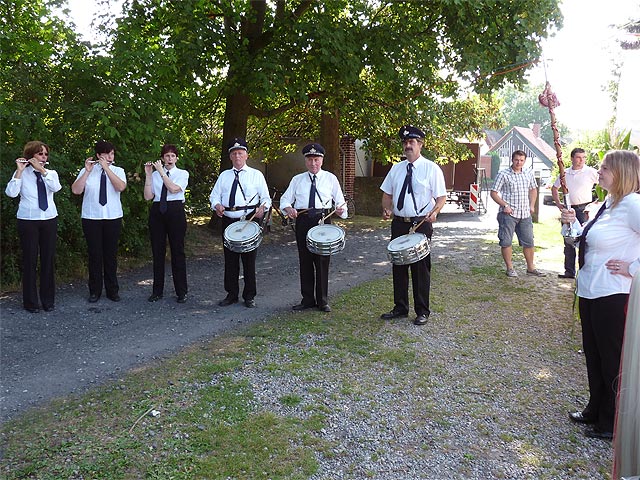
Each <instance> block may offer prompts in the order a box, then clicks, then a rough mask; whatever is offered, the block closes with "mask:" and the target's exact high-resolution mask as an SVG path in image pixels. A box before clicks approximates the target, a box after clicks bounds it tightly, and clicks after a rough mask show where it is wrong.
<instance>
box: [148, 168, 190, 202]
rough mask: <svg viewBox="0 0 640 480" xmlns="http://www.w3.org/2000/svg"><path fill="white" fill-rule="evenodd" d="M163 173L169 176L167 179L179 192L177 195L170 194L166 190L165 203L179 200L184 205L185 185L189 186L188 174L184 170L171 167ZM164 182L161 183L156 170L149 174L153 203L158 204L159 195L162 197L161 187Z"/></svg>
mask: <svg viewBox="0 0 640 480" xmlns="http://www.w3.org/2000/svg"><path fill="white" fill-rule="evenodd" d="M165 173H166V174H167V175H169V179H170V180H171V181H172V182H173V183H175V184H176V185H178V186H179V187H180V191H179V192H178V193H171V192H170V191H168V190H167V202H172V201H174V200H180V201H181V202H182V203H184V192H185V191H186V190H187V185H189V172H187V171H186V170H182V169H181V168H178V167H173V168H172V169H171V170H166V169H165ZM163 185H164V182H163V181H162V177H161V176H160V173H159V172H158V171H157V170H154V172H153V173H152V174H151V188H152V190H153V201H154V202H159V201H160V195H162V186H163Z"/></svg>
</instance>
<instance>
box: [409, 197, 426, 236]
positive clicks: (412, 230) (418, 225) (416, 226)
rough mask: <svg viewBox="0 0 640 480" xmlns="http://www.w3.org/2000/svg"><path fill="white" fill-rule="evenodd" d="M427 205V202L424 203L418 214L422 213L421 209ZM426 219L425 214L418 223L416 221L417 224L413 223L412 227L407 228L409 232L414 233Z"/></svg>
mask: <svg viewBox="0 0 640 480" xmlns="http://www.w3.org/2000/svg"><path fill="white" fill-rule="evenodd" d="M428 205H429V204H428V203H427V205H425V206H424V207H422V208H421V209H420V211H419V212H418V215H420V214H421V213H422V211H423V210H424V209H425V208H427V206H428ZM426 219H427V216H426V215H425V217H424V218H423V219H422V220H421V221H420V223H418V224H417V225H414V226H413V227H411V228H410V229H409V233H415V231H416V230H417V229H419V228H420V226H421V225H422V224H423V223H424V221H425V220H426Z"/></svg>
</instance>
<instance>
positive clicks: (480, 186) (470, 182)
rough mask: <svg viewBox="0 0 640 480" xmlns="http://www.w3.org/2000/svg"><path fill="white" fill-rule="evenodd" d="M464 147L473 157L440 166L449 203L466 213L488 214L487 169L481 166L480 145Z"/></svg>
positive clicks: (473, 144) (474, 144)
mask: <svg viewBox="0 0 640 480" xmlns="http://www.w3.org/2000/svg"><path fill="white" fill-rule="evenodd" d="M464 145H466V146H467V148H469V150H471V152H472V154H473V155H472V156H471V157H469V158H468V159H466V160H460V161H458V162H449V163H445V164H443V165H440V168H441V169H442V173H444V180H445V184H446V186H447V203H455V204H457V205H458V206H459V207H460V208H462V209H463V210H464V211H465V212H469V211H477V212H479V213H486V211H487V204H486V201H487V195H488V188H487V176H486V170H485V168H483V167H481V166H480V145H479V144H477V143H464ZM483 196H484V200H483Z"/></svg>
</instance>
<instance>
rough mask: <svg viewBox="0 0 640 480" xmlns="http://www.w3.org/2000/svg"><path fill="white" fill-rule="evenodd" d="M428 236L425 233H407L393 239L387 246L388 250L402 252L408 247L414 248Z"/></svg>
mask: <svg viewBox="0 0 640 480" xmlns="http://www.w3.org/2000/svg"><path fill="white" fill-rule="evenodd" d="M426 238H427V236H426V235H425V234H424V233H407V234H406V235H401V236H399V237H397V238H394V239H393V240H391V242H390V243H389V245H388V246H387V250H389V251H390V252H401V251H404V250H407V249H411V248H414V247H415V246H416V245H419V244H420V243H421V242H424V241H425V239H426Z"/></svg>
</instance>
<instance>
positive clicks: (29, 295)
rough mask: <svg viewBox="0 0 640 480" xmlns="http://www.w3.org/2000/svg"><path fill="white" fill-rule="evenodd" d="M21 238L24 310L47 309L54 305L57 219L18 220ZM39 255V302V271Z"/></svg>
mask: <svg viewBox="0 0 640 480" xmlns="http://www.w3.org/2000/svg"><path fill="white" fill-rule="evenodd" d="M17 227H18V235H19V236H20V247H21V249H22V304H23V305H24V308H28V309H34V308H40V301H42V307H43V308H48V307H53V306H54V305H55V293H56V284H55V257H56V241H57V239H58V235H57V233H58V219H57V218H51V219H49V220H21V219H18V224H17ZM38 253H39V254H40V301H38V287H37V270H38Z"/></svg>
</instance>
